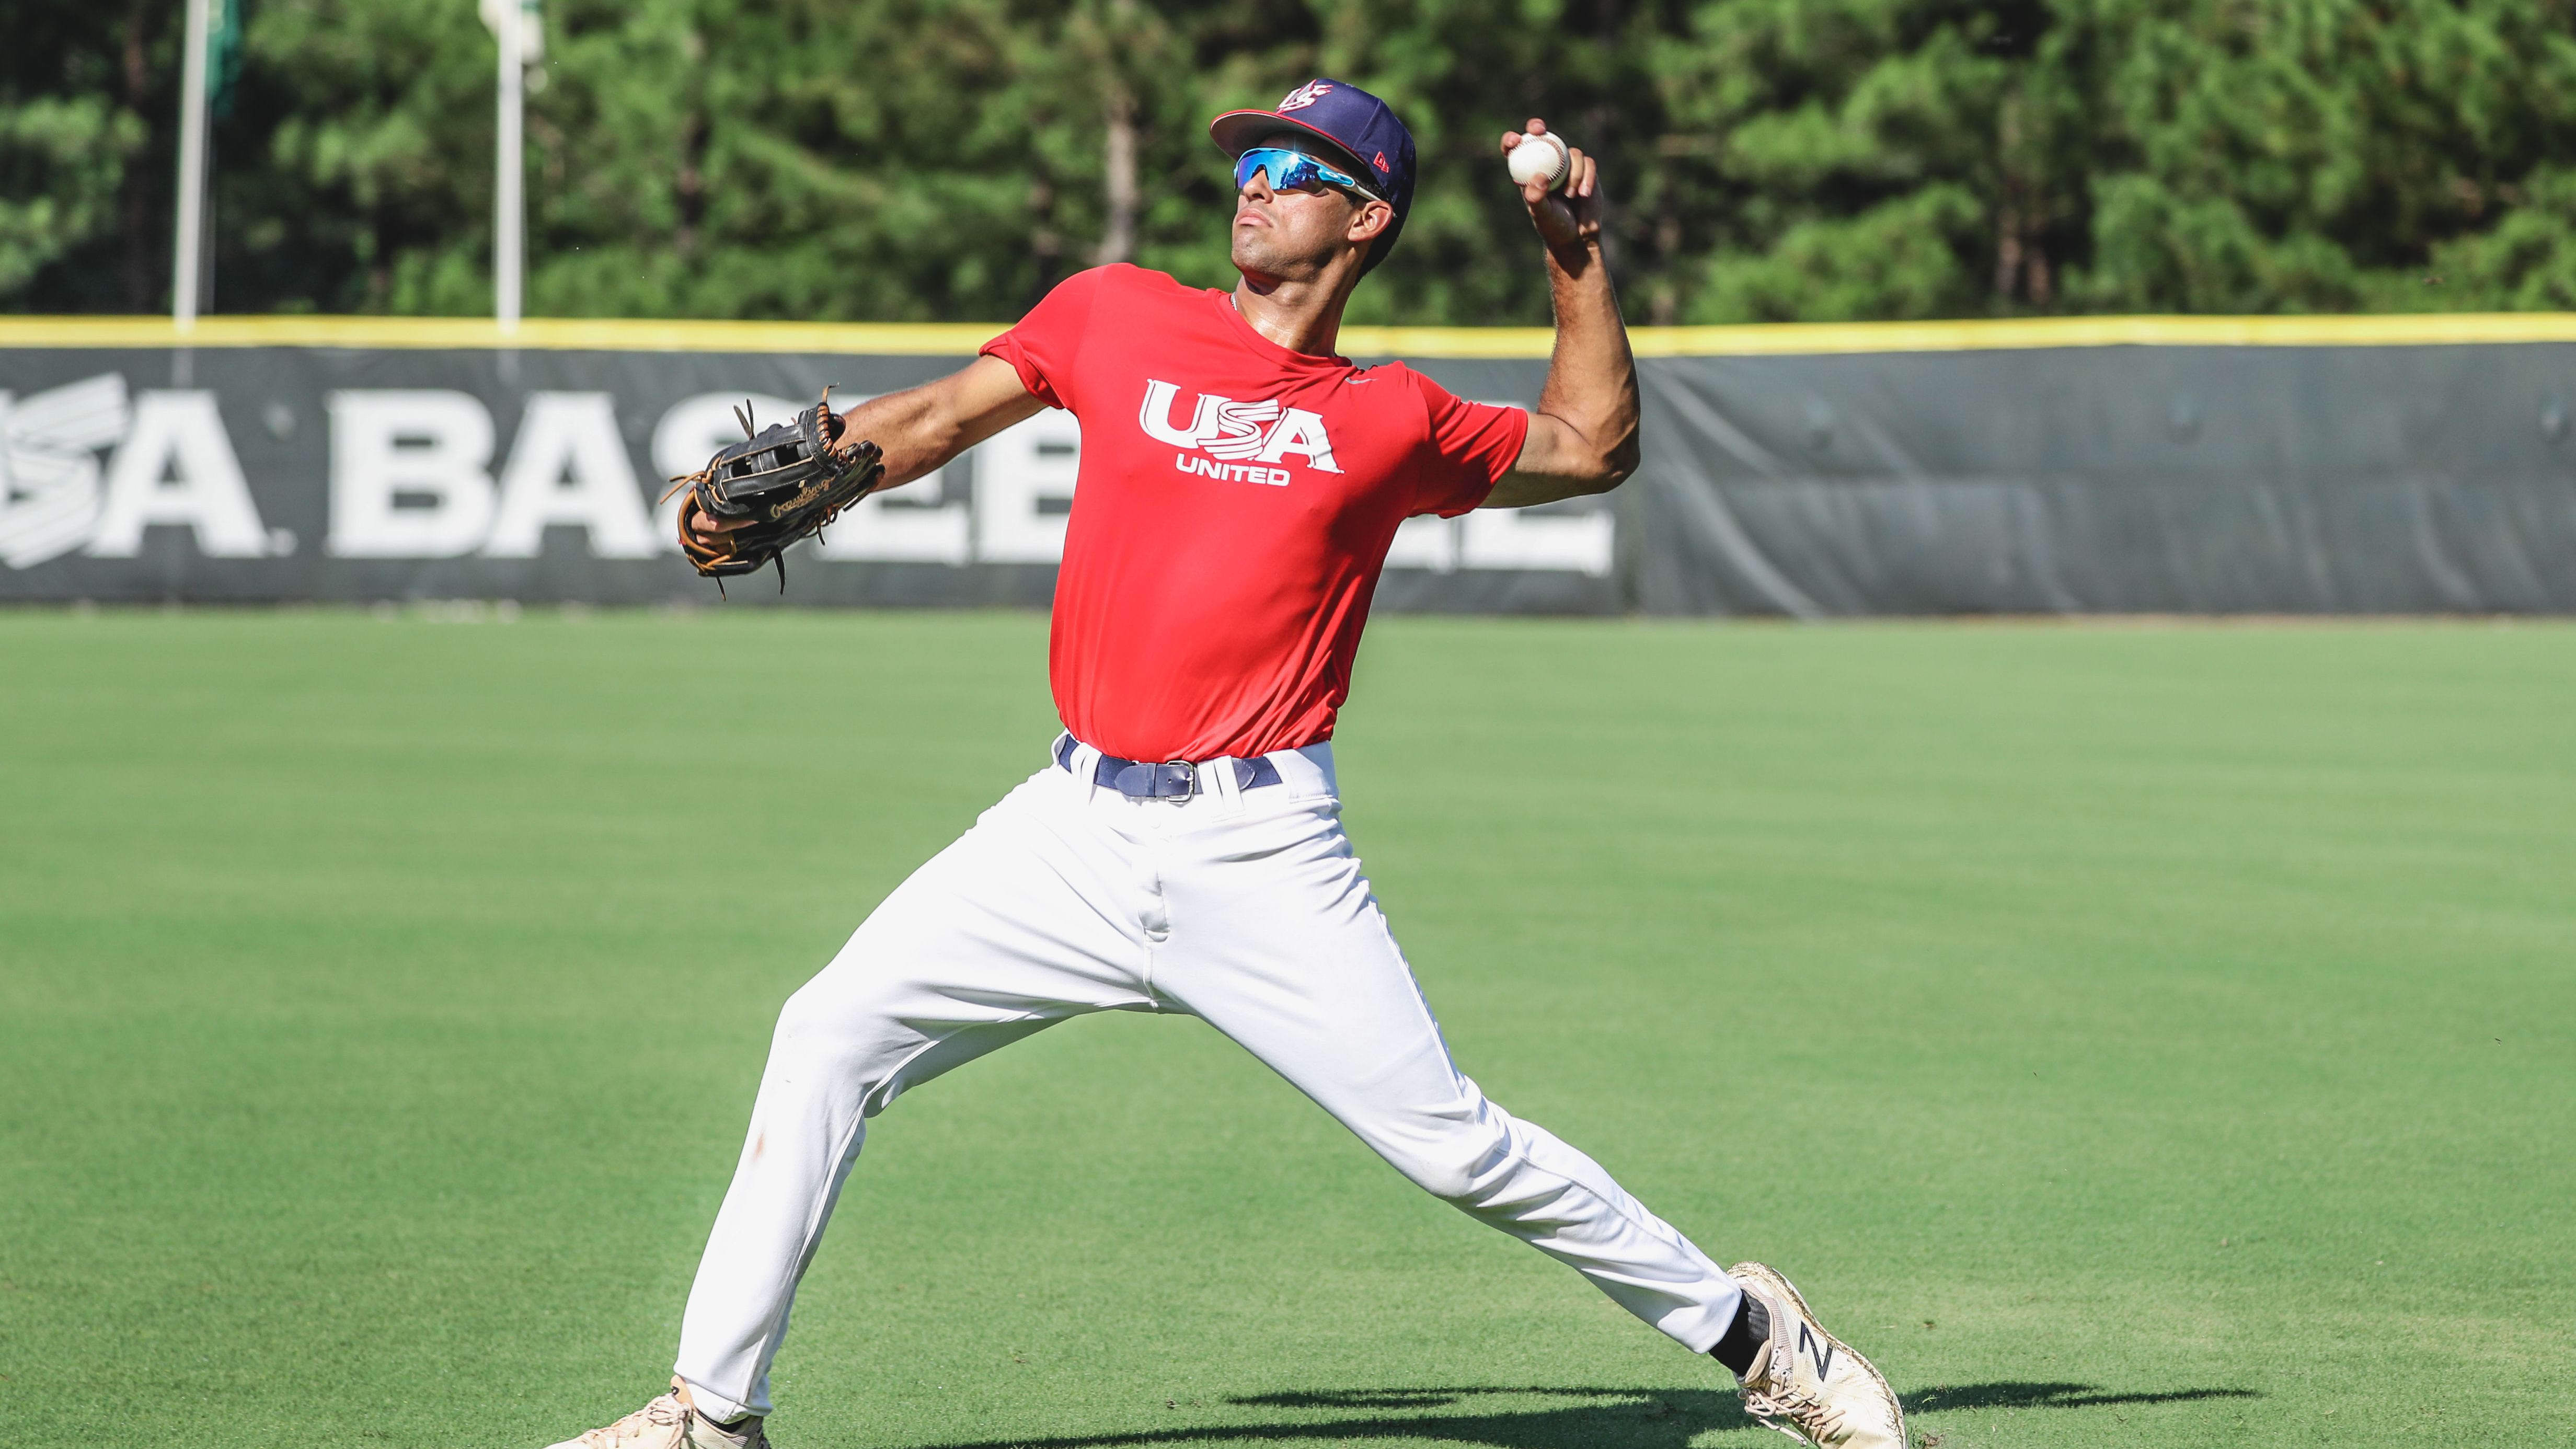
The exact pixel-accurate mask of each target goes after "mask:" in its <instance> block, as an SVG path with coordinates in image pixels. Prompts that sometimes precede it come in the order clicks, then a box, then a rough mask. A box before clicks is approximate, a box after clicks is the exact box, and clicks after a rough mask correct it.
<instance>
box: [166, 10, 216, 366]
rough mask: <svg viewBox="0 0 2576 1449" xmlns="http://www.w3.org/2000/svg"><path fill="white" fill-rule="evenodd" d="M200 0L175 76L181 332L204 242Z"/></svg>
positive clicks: (190, 312) (176, 286) (176, 306)
mask: <svg viewBox="0 0 2576 1449" xmlns="http://www.w3.org/2000/svg"><path fill="white" fill-rule="evenodd" d="M206 10H207V5H206V0H188V5H187V18H186V19H185V20H184V21H183V22H182V23H183V24H184V25H185V26H186V28H187V35H186V36H185V37H184V39H185V42H186V44H185V47H184V49H183V51H182V55H181V59H180V62H179V63H180V65H181V66H182V67H184V71H183V73H182V74H181V76H180V78H179V236H178V240H177V243H176V245H175V246H174V247H173V248H172V250H173V251H174V252H176V255H175V256H173V257H172V258H171V259H170V321H171V323H172V325H174V326H175V327H177V328H178V330H179V331H181V332H187V331H190V330H192V329H194V328H195V327H196V325H197V279H198V278H199V277H200V276H202V275H204V272H203V269H202V267H201V264H200V262H199V259H198V253H199V252H200V251H201V250H202V248H203V244H204V240H205V238H204V235H203V232H204V222H205V207H206Z"/></svg>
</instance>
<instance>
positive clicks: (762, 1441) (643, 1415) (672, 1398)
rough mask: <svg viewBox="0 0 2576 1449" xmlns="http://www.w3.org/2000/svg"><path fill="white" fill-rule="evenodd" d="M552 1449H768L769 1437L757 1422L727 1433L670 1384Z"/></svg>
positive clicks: (675, 1382)
mask: <svg viewBox="0 0 2576 1449" xmlns="http://www.w3.org/2000/svg"><path fill="white" fill-rule="evenodd" d="M552 1449H769V1436H768V1435H766V1434H763V1433H762V1432H760V1421H759V1420H758V1419H746V1420H744V1421H743V1423H742V1426H741V1427H740V1428H738V1429H727V1428H725V1427H724V1426H723V1425H721V1424H717V1423H714V1422H713V1421H711V1420H709V1419H708V1418H707V1416H706V1415H704V1414H701V1413H699V1412H698V1408H697V1405H695V1404H693V1403H691V1402H689V1387H688V1385H686V1384H684V1383H681V1382H680V1381H679V1380H678V1379H673V1380H671V1391H670V1392H669V1393H667V1394H664V1395H663V1396H662V1397H660V1398H658V1399H655V1400H654V1401H653V1402H651V1403H649V1404H646V1405H645V1406H644V1407H642V1408H640V1409H637V1410H636V1411H635V1412H634V1413H631V1414H629V1415H627V1416H626V1417H625V1418H623V1419H620V1420H618V1421H617V1422H616V1423H614V1424H610V1425H608V1426H607V1427H605V1428H601V1429H593V1430H591V1431H590V1432H589V1433H587V1434H584V1435H582V1436H581V1437H580V1438H578V1439H566V1440H565V1441H563V1442H562V1443H560V1444H557V1445H554V1446H552Z"/></svg>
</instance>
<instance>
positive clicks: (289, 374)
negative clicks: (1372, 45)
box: [0, 314, 2576, 616]
mask: <svg viewBox="0 0 2576 1449" xmlns="http://www.w3.org/2000/svg"><path fill="white" fill-rule="evenodd" d="M996 330H998V329H996V328H991V327H867V326H831V325H821V326H798V325H792V324H777V325H770V324H724V323H649V322H536V323H530V324H527V325H526V326H525V327H524V328H523V329H522V330H521V331H520V332H519V333H518V334H517V335H516V337H515V338H513V339H512V344H513V345H511V346H510V347H508V348H503V347H500V346H498V345H496V344H498V343H499V342H500V341H501V339H500V338H499V337H498V336H497V334H495V333H494V332H493V330H492V327H491V324H490V323H488V322H480V321H468V320H462V319H408V320H406V319H345V318H344V319H333V318H259V319H225V318H217V319H209V320H207V321H205V322H202V323H200V324H199V326H198V327H197V329H195V330H194V331H193V332H192V333H191V334H189V335H188V337H187V338H186V339H185V340H186V342H187V343H188V345H187V346H184V347H183V346H179V345H177V344H178V343H179V342H180V340H181V339H180V338H178V337H177V336H176V335H175V334H174V333H172V331H171V330H170V327H169V324H168V323H167V322H164V321H160V320H157V319H125V318H104V319H41V318H36V319H12V320H0V469H5V472H0V600H20V601H35V600H70V599H97V600H132V601H144V600H165V599H179V600H192V601H270V600H320V601H365V600H375V599H385V598H411V597H442V598H446V597H481V598H515V599H521V600H527V601H571V600H580V601H588V602H595V603H606V604H615V603H648V602H657V601H663V600H694V599H703V598H705V597H706V596H708V595H709V594H711V593H712V592H713V586H712V585H711V584H708V583H706V582H704V581H702V580H700V579H698V578H697V577H696V576H695V575H694V574H693V573H691V572H690V571H689V569H688V568H687V566H686V565H685V564H683V563H682V562H680V560H679V559H678V557H677V554H676V551H675V549H674V548H673V546H672V545H671V544H670V542H669V539H670V535H671V529H670V526H669V519H668V505H657V504H656V502H655V500H656V498H657V497H658V495H659V494H660V492H661V487H660V480H661V479H662V478H663V477H664V476H666V475H668V474H670V473H674V472H679V471H685V470H687V469H690V468H694V467H696V466H698V464H700V463H701V462H703V461H704V459H705V457H706V455H707V454H708V453H709V452H710V451H712V450H713V448H715V447H716V446H717V445H719V444H720V443H721V442H723V441H724V440H726V439H727V438H730V437H735V436H739V432H738V430H737V429H736V427H735V425H734V423H733V421H732V412H731V409H732V405H733V404H734V403H736V402H738V401H740V400H742V399H743V398H745V397H746V396H748V397H750V398H752V399H753V400H754V402H755V407H756V410H757V411H758V412H759V414H760V415H761V417H762V418H763V419H764V420H774V419H779V418H783V417H784V416H785V415H786V414H787V413H788V412H789V411H790V410H792V409H793V408H794V407H797V406H801V405H803V403H805V402H807V401H810V400H811V398H812V396H813V395H814V393H815V392H816V391H817V390H819V388H820V387H821V386H822V384H824V383H827V382H828V383H837V384H838V385H839V390H838V392H837V393H836V396H837V397H840V398H843V399H851V398H856V397H860V396H864V395H867V394H870V393H876V392H884V391H890V390H892V389H895V388H900V387H905V386H909V385H911V384H913V383H917V382H920V381H922V380H924V379H927V378H930V377H933V376H936V375H938V374H940V373H942V372H945V371H948V370H950V369H952V368H954V367H956V366H958V365H960V363H961V361H962V359H964V358H966V357H969V356H971V355H972V354H973V352H974V350H975V348H976V347H977V346H978V345H979V344H980V343H981V342H983V341H984V340H985V339H986V338H988V337H989V336H991V335H992V333H993V332H994V331H996ZM1636 341H1637V347H1638V351H1639V354H1640V359H1641V361H1640V366H1641V369H1642V372H1643V379H1644V388H1645V408H1646V426H1645V440H1646V447H1645V464H1644V467H1643V468H1642V469H1641V470H1640V472H1639V475H1638V476H1637V477H1636V478H1635V479H1634V480H1632V481H1631V482H1630V483H1629V484H1628V485H1627V486H1626V487H1624V488H1622V489H1621V490H1619V491H1618V492H1617V493H1616V494H1614V495H1611V496H1610V497H1609V498H1606V499H1598V500H1582V501H1579V502H1575V503H1570V504H1564V505H1558V506H1555V507H1551V508H1546V509H1537V510H1526V511H1495V512H1480V513H1476V514H1471V515H1469V516H1468V517H1467V518H1464V519H1460V520H1454V521H1444V520H1438V519H1418V520H1415V521H1413V522H1412V523H1410V524H1408V525H1407V526H1406V528H1405V530H1404V532H1403V533H1402V534H1401V535H1400V536H1399V538H1398V540H1397V543H1396V548H1395V551H1394V553H1393V555H1392V556H1391V557H1390V559H1389V568H1388V572H1387V575H1386V582H1385V584H1384V586H1383V587H1382V589H1381V591H1380V595H1379V597H1380V604H1381V607H1387V608H1398V609H1442V610H1466V611H1498V612H1563V613H1611V612H1621V611H1641V612H1646V613H1656V614H1710V613H1749V614H1787V615H1796V616H1831V615H1858V614H1891V613H1892V614H1926V613H1963V612H1965V613H1983V612H2085V611H2121V612H2136V611H2159V612H2162V611H2171V612H2214V613H2224V612H2366V613H2403V612H2422V611H2446V612H2458V611H2466V612H2569V611H2576V439H2571V438H2570V437H2569V433H2570V432H2571V423H2570V416H2571V411H2570V410H2571V407H2576V370H2571V369H2576V316H2568V315H2560V314H2547V315H2522V314H2516V315H2507V316H2441V317H2393V318H2390V317H2382V318H2342V319H2296V318H2289V319H2229V318H2200V319H2173V318H2110V319H2072V320H2065V321H2038V322H2013V323H1939V324H1894V325H1878V326H1807V327H1768V328H1673V329H1640V330H1639V332H1638V333H1637V334H1636ZM1547 344H1548V335H1547V333H1546V332H1545V331H1543V330H1537V329H1480V330H1447V329H1354V330H1353V331H1352V333H1351V334H1349V335H1348V336H1346V338H1345V346H1346V348H1347V349H1348V350H1349V351H1350V352H1351V354H1352V355H1353V356H1355V357H1361V358H1363V359H1366V358H1370V357H1379V356H1388V355H1399V356H1404V357H1407V358H1409V359H1411V360H1413V361H1414V362H1415V364H1416V365H1417V366H1419V367H1421V368H1422V369H1423V370H1424V371H1426V372H1428V373H1430V374H1431V375H1432V376H1434V377H1436V378H1438V379H1439V380H1440V381H1441V382H1443V383H1444V384H1446V385H1447V386H1448V387H1450V388H1451V389H1452V390H1453V391H1456V392H1458V393H1460V394H1462V395H1465V396H1469V397H1475V398H1482V399H1487V400H1491V401H1497V402H1513V403H1523V404H1527V403H1531V402H1534V401H1535V400H1536V398H1537V395H1538V390H1539V386H1540V383H1541V381H1542V379H1543V377H1544V375H1545V370H1546V362H1545V357H1546V348H1547ZM1080 446H1081V438H1080V433H1079V430H1078V429H1077V428H1075V427H1074V425H1073V423H1072V420H1071V419H1070V418H1069V417H1067V416H1065V415H1064V414H1061V413H1052V412H1050V413H1046V414H1042V415H1040V416H1039V417H1038V418H1036V419H1033V420H1031V421H1030V422H1028V423H1026V424H1023V425H1021V426H1020V427H1018V428H1014V429H1012V430H1010V431H1009V432H1007V433H1005V434H1003V435H1002V436H1000V437H997V438H995V439H993V440H991V441H989V442H987V443H985V444H984V445H982V446H981V447H978V448H976V449H974V450H972V451H971V452H970V453H969V454H968V455H966V456H965V457H963V458H961V459H960V460H958V461H957V462H956V463H954V464H952V465H951V466H950V467H949V468H947V469H946V470H944V471H943V473H942V474H941V475H940V476H938V477H937V478H934V479H929V480H924V481H923V482H921V483H917V484H914V485H912V486H911V487H908V488H905V489H903V490H901V491H899V492H897V493H894V494H891V495H887V496H885V497H883V498H880V499H872V500H870V501H869V502H867V503H866V504H863V505H862V506H861V507H860V508H859V509H857V510H854V511H853V513H852V514H851V515H850V516H848V517H845V518H844V519H843V520H842V521H841V522H840V523H838V524H836V525H835V526H834V527H833V528H832V529H831V530H830V532H829V534H828V536H827V540H826V542H825V543H824V544H823V545H822V546H820V547H817V546H814V545H807V546H804V547H802V548H800V549H799V550H798V551H797V552H796V553H794V554H791V555H790V561H789V573H790V576H791V590H790V594H789V600H788V601H789V602H791V603H801V604H821V603H832V604H857V605H881V606H910V605H928V606H943V605H967V604H1021V605H1043V604H1044V603H1045V602H1046V600H1047V599H1048V597H1049V596H1050V592H1051V589H1052V587H1053V576H1054V561H1055V559H1056V557H1057V556H1058V554H1059V552H1060V550H1061V547H1062V539H1063V531H1064V523H1065V517H1066V513H1067V510H1068V509H1069V507H1070V506H1071V497H1072V485H1073V477H1074V469H1075V463H1076V460H1077V459H1078V458H1079V454H1080ZM1209 486H1211V487H1216V486H1247V485H1240V484H1234V485H1228V484H1221V483H1218V482H1215V481H1213V480H1211V482H1210V484H1209ZM733 595H734V597H735V599H736V600H738V601H740V602H742V603H744V604H746V605H751V604H758V603H762V602H766V601H768V600H769V599H770V598H771V591H770V588H769V586H767V585H766V584H763V585H759V586H754V587H745V588H738V589H735V590H734V591H733Z"/></svg>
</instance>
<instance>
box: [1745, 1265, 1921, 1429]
mask: <svg viewBox="0 0 2576 1449" xmlns="http://www.w3.org/2000/svg"><path fill="white" fill-rule="evenodd" d="M1726 1271H1727V1274H1728V1276H1730V1277H1732V1278H1734V1279H1735V1280H1736V1281H1737V1282H1738V1283H1741V1284H1742V1285H1744V1291H1745V1292H1747V1293H1751V1294H1753V1295H1755V1296H1756V1297H1759V1298H1760V1299H1761V1300H1762V1303H1763V1306H1764V1308H1765V1309H1767V1310H1768V1311H1769V1313H1770V1315H1771V1338H1770V1341H1768V1342H1766V1343H1765V1344H1763V1345H1762V1348H1761V1351H1760V1352H1758V1353H1756V1354H1755V1355H1754V1357H1753V1371H1752V1372H1751V1373H1749V1374H1746V1375H1745V1376H1744V1412H1745V1413H1747V1414H1749V1415H1751V1416H1752V1417H1753V1418H1754V1419H1755V1420H1756V1421H1758V1422H1760V1423H1763V1424H1767V1425H1769V1426H1770V1427H1771V1428H1774V1429H1777V1430H1779V1431H1780V1432H1781V1433H1783V1434H1786V1435H1788V1436H1789V1437H1790V1438H1792V1439H1795V1440H1797V1441H1798V1442H1800V1443H1802V1444H1812V1445H1815V1446H1816V1449H1907V1444H1906V1438H1905V1409H1904V1406H1903V1405H1901V1404H1899V1403H1897V1402H1896V1391H1895V1390H1893V1389H1891V1388H1889V1387H1888V1386H1887V1379H1886V1377H1885V1376H1883V1375H1882V1374H1880V1373H1879V1371H1878V1370H1877V1369H1876V1368H1875V1367H1873V1366H1872V1365H1871V1364H1870V1361H1869V1360H1868V1359H1865V1358H1863V1357H1861V1356H1860V1355H1859V1354H1857V1353H1854V1352H1853V1351H1852V1350H1851V1347H1850V1345H1848V1344H1846V1343H1844V1342H1843V1341H1842V1340H1841V1339H1838V1338H1836V1337H1834V1336H1833V1335H1832V1334H1830V1333H1827V1332H1825V1329H1824V1325H1822V1324H1820V1323H1818V1322H1816V1315H1815V1314H1813V1313H1811V1312H1809V1311H1808V1309H1807V1300H1806V1299H1804V1298H1801V1297H1799V1296H1798V1290H1797V1289H1796V1288H1795V1287H1794V1286H1792V1285H1791V1284H1790V1282H1789V1280H1788V1279H1786V1278H1784V1277H1782V1276H1780V1273H1779V1270H1778V1269H1775V1268H1771V1267H1768V1266H1766V1265H1764V1264H1761V1263H1738V1264H1736V1265H1735V1266H1734V1267H1732V1268H1729V1269H1727V1270H1726Z"/></svg>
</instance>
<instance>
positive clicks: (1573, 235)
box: [1502, 116, 1601, 268]
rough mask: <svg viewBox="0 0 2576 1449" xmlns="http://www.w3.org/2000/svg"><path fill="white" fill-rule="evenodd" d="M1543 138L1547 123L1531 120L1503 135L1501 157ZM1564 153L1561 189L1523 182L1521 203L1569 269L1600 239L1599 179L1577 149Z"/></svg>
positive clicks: (1587, 158) (1596, 170) (1593, 165)
mask: <svg viewBox="0 0 2576 1449" xmlns="http://www.w3.org/2000/svg"><path fill="white" fill-rule="evenodd" d="M1546 134H1547V122H1546V121H1544V120H1541V119H1540V118H1538V117H1536V116H1532V117H1530V122H1529V125H1528V126H1526V127H1524V128H1523V129H1521V130H1518V131H1505V132H1504V133H1503V141H1502V146H1503V154H1504V155H1505V156H1506V157H1508V156H1510V155H1511V153H1512V151H1513V149H1514V148H1515V147H1518V146H1521V145H1523V144H1525V143H1526V142H1527V141H1528V138H1529V137H1531V136H1544V135H1546ZM1565 149H1566V154H1567V157H1568V166H1569V168H1570V169H1569V170H1568V171H1567V173H1566V180H1565V185H1564V186H1563V187H1562V188H1561V189H1555V190H1551V189H1550V188H1549V187H1548V185H1547V183H1546V182H1544V181H1529V182H1525V183H1523V184H1522V186H1521V200H1522V202H1524V203H1525V204H1527V205H1528V207H1529V212H1530V222H1531V224H1532V225H1534V226H1536V227H1537V228H1538V234H1539V237H1540V238H1541V239H1542V240H1544V241H1545V242H1546V243H1547V249H1548V250H1549V251H1552V252H1554V253H1556V255H1557V258H1558V260H1560V261H1562V262H1563V263H1565V264H1566V265H1567V266H1568V267H1569V268H1571V267H1575V266H1578V265H1580V264H1581V263H1582V262H1583V261H1584V259H1585V258H1586V257H1587V256H1588V255H1589V253H1590V251H1591V248H1592V244H1593V243H1594V241H1595V240H1596V239H1597V238H1598V237H1599V236H1600V235H1601V176H1600V167H1599V166H1598V164H1596V163H1595V162H1594V161H1593V159H1592V158H1591V157H1590V156H1587V155H1585V154H1584V153H1583V149H1582V148H1581V147H1579V146H1572V145H1569V146H1567V147H1566V148H1565Z"/></svg>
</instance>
